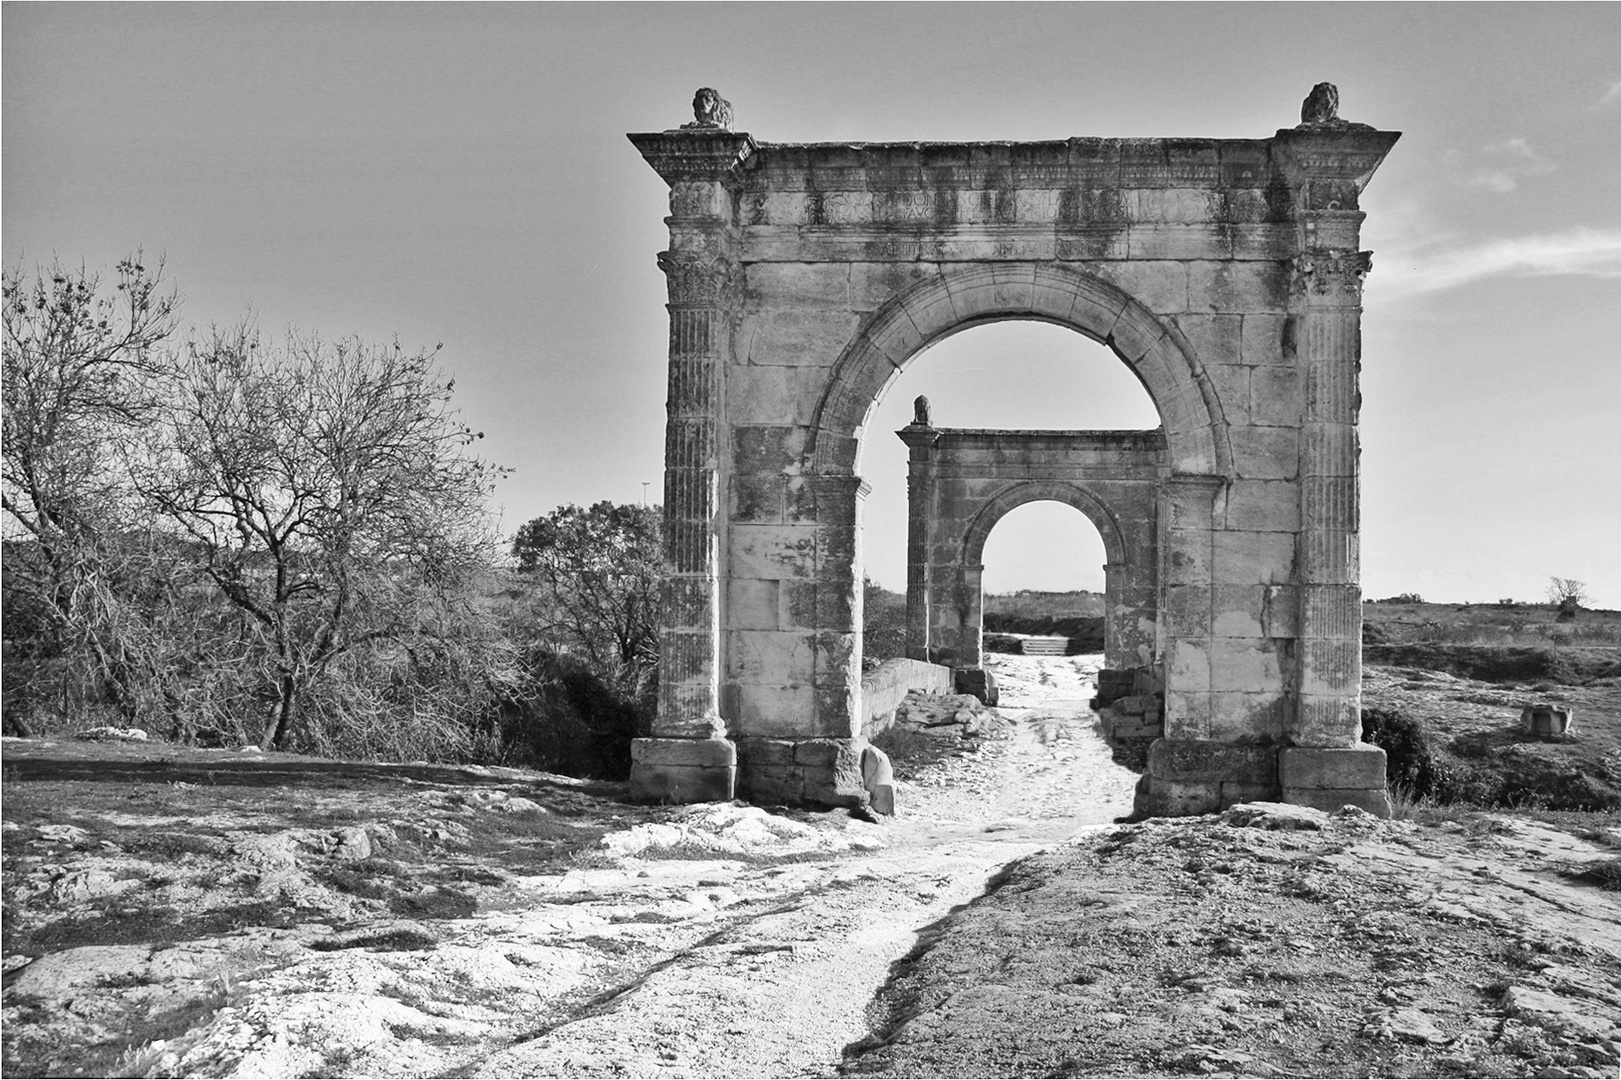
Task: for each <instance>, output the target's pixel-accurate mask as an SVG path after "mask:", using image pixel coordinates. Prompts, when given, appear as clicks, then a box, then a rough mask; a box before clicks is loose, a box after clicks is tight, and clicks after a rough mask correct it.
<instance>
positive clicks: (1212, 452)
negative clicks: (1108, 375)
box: [806, 264, 1232, 477]
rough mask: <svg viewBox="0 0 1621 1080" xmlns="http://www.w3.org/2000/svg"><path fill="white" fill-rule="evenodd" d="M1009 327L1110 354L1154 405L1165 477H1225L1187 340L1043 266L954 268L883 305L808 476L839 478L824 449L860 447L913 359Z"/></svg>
mask: <svg viewBox="0 0 1621 1080" xmlns="http://www.w3.org/2000/svg"><path fill="white" fill-rule="evenodd" d="M1010 321H1029V322H1044V323H1050V324H1052V325H1056V326H1062V327H1064V328H1065V329H1067V330H1073V331H1074V332H1076V333H1078V334H1080V335H1081V336H1082V337H1085V338H1088V339H1090V340H1092V341H1096V342H1098V343H1099V344H1101V345H1103V346H1105V347H1106V348H1108V349H1109V350H1110V351H1111V352H1113V353H1114V354H1115V356H1116V357H1117V358H1119V359H1120V360H1121V362H1123V363H1124V364H1125V365H1126V367H1127V368H1128V370H1130V371H1131V372H1132V374H1133V375H1134V376H1135V377H1136V378H1137V381H1138V383H1139V384H1140V385H1141V386H1142V387H1143V390H1144V391H1145V392H1146V393H1147V394H1148V396H1149V399H1150V400H1151V401H1152V402H1153V403H1154V408H1155V410H1156V411H1157V412H1158V413H1159V415H1160V419H1161V426H1162V427H1163V428H1164V430H1165V433H1166V443H1167V447H1168V449H1169V451H1170V465H1171V469H1172V471H1173V472H1174V473H1179V474H1184V475H1217V476H1224V477H1225V476H1231V475H1232V453H1231V449H1230V448H1229V446H1228V444H1227V425H1226V422H1225V418H1224V417H1223V415H1222V409H1221V404H1220V399H1219V397H1218V396H1217V395H1216V393H1215V390H1214V388H1213V387H1212V386H1211V385H1210V380H1209V378H1208V376H1207V375H1206V373H1205V371H1204V367H1203V365H1202V363H1200V361H1199V359H1198V357H1197V356H1195V355H1194V353H1193V349H1192V346H1191V345H1190V344H1189V343H1188V342H1187V340H1186V339H1185V338H1183V336H1182V335H1181V334H1180V333H1178V332H1177V331H1176V330H1175V329H1174V327H1171V326H1168V325H1166V324H1165V323H1163V322H1162V321H1161V320H1160V319H1159V318H1158V317H1156V316H1155V315H1153V314H1152V313H1151V312H1150V311H1149V310H1148V309H1147V308H1145V307H1143V305H1142V304H1140V303H1139V302H1138V301H1137V300H1135V299H1134V298H1133V297H1131V296H1130V294H1128V293H1126V292H1124V291H1123V290H1121V289H1120V288H1118V287H1117V286H1115V285H1113V284H1111V283H1109V282H1107V281H1105V280H1104V279H1102V278H1099V277H1095V276H1092V275H1087V274H1083V273H1082V272H1080V271H1078V270H1074V269H1070V268H1067V267H1066V268H1060V267H1053V266H1050V265H1046V264H1032V265H1029V266H1024V267H1022V268H1021V267H1020V266H1018V265H1017V264H1012V265H1008V266H991V267H986V266H983V265H977V266H968V267H964V268H952V269H949V270H943V271H941V272H939V273H937V274H935V275H934V276H932V277H929V278H925V279H923V280H921V281H918V282H914V283H913V284H912V285H910V286H909V287H907V288H905V289H902V290H900V291H899V292H897V293H896V294H895V295H894V296H892V297H890V298H889V300H888V301H886V302H885V303H884V304H883V305H882V306H881V307H880V308H879V309H878V310H877V311H875V312H874V313H873V314H872V315H871V316H870V317H869V318H868V320H867V321H866V323H865V324H864V325H863V327H862V329H861V330H860V331H859V332H858V333H857V334H856V336H855V337H854V339H852V340H851V342H850V343H849V344H848V345H847V346H846V347H845V349H844V351H843V352H842V353H841V354H840V355H839V358H838V360H837V361H835V363H834V366H833V372H832V376H831V377H830V378H829V380H828V382H827V385H826V386H825V387H824V389H823V392H822V396H821V398H820V399H819V400H818V402H817V405H816V409H815V413H814V415H813V419H812V424H811V432H810V442H809V445H808V446H807V448H806V450H807V454H808V457H809V460H810V464H811V468H812V471H813V472H815V473H820V474H826V473H838V472H841V471H845V470H844V469H841V468H840V467H839V465H838V463H837V462H838V458H839V455H840V450H839V449H838V448H837V447H836V446H834V447H830V446H829V443H836V442H837V440H838V437H840V436H843V437H847V438H850V439H855V440H858V441H859V440H860V438H861V436H862V435H863V433H864V432H865V430H866V427H867V424H868V421H869V419H870V418H871V416H872V413H873V410H874V409H875V408H876V406H877V404H878V402H879V401H880V400H881V399H882V398H883V397H884V395H885V393H886V392H887V391H888V389H889V387H890V386H891V385H892V384H893V382H894V380H895V379H896V378H897V377H898V376H899V375H900V373H901V372H902V371H903V370H905V369H906V368H907V367H909V366H910V365H911V364H912V362H913V361H914V360H916V358H917V357H918V356H920V355H921V354H922V353H924V352H926V351H927V350H928V349H929V348H931V347H932V346H934V345H936V344H938V343H939V342H940V341H943V340H945V339H946V338H948V337H951V336H953V335H955V334H958V333H961V332H962V331H964V330H969V329H973V328H974V327H977V326H986V325H990V324H993V323H999V322H1010ZM1188 388H1192V389H1193V390H1194V391H1195V392H1193V393H1188V392H1186V391H1187V389H1188ZM1167 406H1169V408H1167ZM827 436H833V437H834V438H833V439H828V438H827ZM854 456H855V455H854V454H853V453H852V454H851V455H850V457H849V458H847V459H846V462H847V463H850V462H853V460H854Z"/></svg>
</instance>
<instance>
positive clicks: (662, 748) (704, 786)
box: [630, 739, 737, 803]
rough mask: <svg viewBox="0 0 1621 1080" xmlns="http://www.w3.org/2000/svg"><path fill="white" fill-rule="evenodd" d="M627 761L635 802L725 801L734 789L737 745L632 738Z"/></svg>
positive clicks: (631, 795)
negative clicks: (629, 762) (628, 761)
mask: <svg viewBox="0 0 1621 1080" xmlns="http://www.w3.org/2000/svg"><path fill="white" fill-rule="evenodd" d="M630 761H631V764H630V797H631V798H632V799H635V800H636V801H638V802H655V803H699V802H727V801H729V800H730V799H731V798H732V797H733V794H734V792H735V790H736V788H737V747H735V746H733V745H732V744H731V743H730V742H728V741H727V740H725V739H634V740H632V741H631V744H630Z"/></svg>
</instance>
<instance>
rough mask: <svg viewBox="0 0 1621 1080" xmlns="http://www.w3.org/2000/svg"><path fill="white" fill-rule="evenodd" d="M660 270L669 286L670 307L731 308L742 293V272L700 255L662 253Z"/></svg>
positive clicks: (693, 253)
mask: <svg viewBox="0 0 1621 1080" xmlns="http://www.w3.org/2000/svg"><path fill="white" fill-rule="evenodd" d="M659 269H660V270H663V271H664V276H665V278H666V279H667V280H668V282H669V286H670V303H672V304H684V305H692V306H696V307H731V306H733V302H734V301H735V300H736V298H737V297H738V296H739V295H740V294H741V292H742V281H741V278H742V273H741V268H740V267H739V266H738V265H737V264H736V263H734V262H732V261H730V260H727V259H718V258H715V257H713V256H710V255H707V254H703V253H701V252H692V251H662V252H660V253H659Z"/></svg>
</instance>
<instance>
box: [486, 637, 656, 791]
mask: <svg viewBox="0 0 1621 1080" xmlns="http://www.w3.org/2000/svg"><path fill="white" fill-rule="evenodd" d="M523 669H524V670H523V674H522V683H521V688H520V689H519V690H518V692H516V693H514V694H512V695H511V696H510V697H509V698H508V699H507V700H506V701H505V702H503V703H502V705H501V709H500V726H501V745H502V752H501V760H502V762H503V763H504V764H509V765H524V766H528V767H530V768H536V769H543V770H545V771H547V772H555V773H562V774H563V775H565V776H579V777H587V778H590V779H598V780H623V779H625V778H626V777H628V776H629V775H630V744H631V740H632V739H639V738H644V737H646V736H647V735H649V734H651V732H652V719H653V713H654V709H655V708H656V704H655V703H656V702H657V699H658V686H657V681H656V678H655V679H651V680H649V679H642V680H640V682H641V685H640V692H639V693H637V692H634V691H631V692H627V691H626V690H625V689H622V688H618V687H615V686H614V685H612V683H611V682H610V680H609V679H605V678H603V677H602V675H600V674H598V673H597V672H596V671H594V670H592V669H591V667H590V666H589V665H588V664H587V663H586V662H585V661H584V660H582V659H580V658H579V657H576V656H573V655H570V654H568V653H561V652H555V651H553V650H551V649H549V648H546V647H544V646H535V647H532V648H531V649H530V650H529V653H528V655H527V656H525V657H524V660H523Z"/></svg>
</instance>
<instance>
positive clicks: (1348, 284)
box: [1289, 249, 1373, 297]
mask: <svg viewBox="0 0 1621 1080" xmlns="http://www.w3.org/2000/svg"><path fill="white" fill-rule="evenodd" d="M1289 269H1290V271H1291V273H1290V291H1291V292H1293V293H1295V294H1297V295H1301V294H1305V293H1308V292H1310V293H1312V294H1314V295H1316V296H1330V295H1333V294H1335V293H1339V294H1341V295H1344V296H1355V297H1360V296H1361V295H1362V279H1363V278H1364V277H1366V276H1367V274H1368V271H1370V270H1372V269H1373V252H1371V251H1334V250H1330V249H1322V250H1314V251H1306V252H1302V253H1301V254H1299V255H1296V256H1295V257H1294V258H1293V259H1291V260H1290V266H1289Z"/></svg>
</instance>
